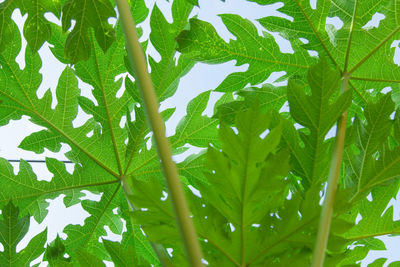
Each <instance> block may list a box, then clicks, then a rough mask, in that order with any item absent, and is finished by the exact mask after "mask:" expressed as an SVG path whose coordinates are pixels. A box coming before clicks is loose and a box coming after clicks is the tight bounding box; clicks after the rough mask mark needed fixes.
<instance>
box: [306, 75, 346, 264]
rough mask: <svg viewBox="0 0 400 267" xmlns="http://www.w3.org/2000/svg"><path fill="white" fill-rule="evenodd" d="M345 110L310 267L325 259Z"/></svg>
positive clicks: (341, 149) (341, 118) (339, 127)
mask: <svg viewBox="0 0 400 267" xmlns="http://www.w3.org/2000/svg"><path fill="white" fill-rule="evenodd" d="M348 83H349V74H347V73H345V74H344V76H343V79H342V85H341V92H344V91H346V90H347V88H348ZM346 121H347V110H346V111H345V112H344V113H343V114H342V116H341V117H340V118H339V120H338V123H337V129H336V140H335V147H334V150H333V155H332V160H331V164H330V167H329V176H328V187H327V189H326V195H325V200H324V204H323V206H322V212H321V218H320V222H319V227H318V235H317V242H316V243H315V248H314V254H313V260H312V265H311V266H312V267H322V266H323V264H324V259H325V250H326V247H327V244H328V237H329V230H330V227H331V221H332V214H333V205H334V202H335V194H336V189H337V184H338V180H339V175H340V166H341V164H342V158H343V150H344V139H345V136H346Z"/></svg>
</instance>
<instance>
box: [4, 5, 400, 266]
mask: <svg viewBox="0 0 400 267" xmlns="http://www.w3.org/2000/svg"><path fill="white" fill-rule="evenodd" d="M1 2H3V1H2V0H0V3H1ZM171 3H172V1H171ZM171 3H168V2H167V1H165V0H157V5H158V7H159V8H160V9H161V10H162V11H163V13H164V15H165V16H166V19H167V20H168V21H169V22H171V21H172V17H171V14H170V12H169V7H170V5H171ZM199 3H200V7H201V8H200V9H198V8H195V10H194V11H193V13H192V15H195V14H197V16H198V18H199V19H201V20H206V21H209V22H211V23H212V24H213V25H214V26H215V27H216V30H217V32H218V34H220V35H221V37H222V38H223V39H224V40H226V41H228V40H229V39H235V37H234V36H233V35H232V34H231V33H230V32H229V31H228V30H227V29H226V27H225V25H224V24H223V23H222V20H221V19H220V18H219V17H218V14H223V13H234V14H239V15H241V16H242V17H245V18H247V19H249V20H251V21H252V22H253V23H254V24H255V25H256V27H257V29H258V31H259V34H260V35H262V31H265V29H263V28H262V26H261V25H260V24H259V23H258V22H257V21H256V19H258V18H262V17H265V16H268V15H275V16H282V15H283V14H282V13H279V12H278V11H276V10H277V9H278V8H279V7H281V6H282V5H283V4H282V3H277V4H273V5H270V6H268V7H265V6H264V7H263V6H259V5H258V4H255V3H250V2H246V1H244V0H226V2H222V1H217V0H214V1H210V0H200V1H199ZM315 3H316V0H314V1H313V0H311V1H310V4H311V5H312V6H315ZM153 4H154V0H146V5H147V6H148V7H149V8H151V7H152V6H153ZM52 17H53V18H54V16H52ZM26 18H27V16H24V17H23V18H22V17H21V14H20V12H19V11H16V12H14V14H13V19H14V20H15V21H17V22H18V24H19V25H18V26H19V27H20V30H22V29H21V26H22V23H23V22H24V21H25V20H26ZM376 19H379V18H376ZM114 21H115V20H114ZM329 21H331V23H333V24H335V25H336V26H337V25H339V26H340V21H338V20H335V19H331V20H329ZM111 22H112V20H111ZM143 27H144V35H143V36H142V40H144V39H146V38H147V37H148V34H149V30H150V29H149V18H147V19H146V21H145V22H143ZM273 36H274V37H275V39H276V40H277V42H278V44H279V45H280V49H281V52H283V53H293V50H292V48H291V46H290V43H289V42H288V41H287V40H285V39H283V38H281V37H280V36H279V35H277V34H273ZM22 38H23V37H22ZM25 47H26V41H25V40H24V39H23V46H22V50H21V51H22V52H21V53H20V55H19V56H18V58H17V62H18V63H19V64H20V67H21V68H23V67H24V52H23V50H24V49H25ZM147 52H148V53H150V54H151V55H153V56H154V57H155V59H157V57H158V58H159V55H158V53H157V52H156V51H155V50H154V48H153V46H152V45H149V48H148V51H147ZM39 53H40V56H41V58H42V60H43V63H42V68H41V70H40V71H41V73H42V74H43V81H42V84H41V86H40V88H39V90H38V91H37V95H38V97H42V96H43V94H44V93H45V91H47V90H48V88H50V90H51V91H52V93H53V95H54V92H55V88H56V85H57V82H58V77H59V75H60V74H61V72H62V71H63V69H64V68H65V65H64V64H61V63H60V62H58V61H57V60H56V59H55V57H54V56H53V55H52V54H51V52H50V50H49V47H48V45H47V44H46V45H44V46H43V47H42V48H41V49H40V50H39ZM398 54H400V53H399V52H398ZM399 58H400V56H397V60H399V61H400V59H399ZM247 67H248V66H247V65H243V66H239V67H238V66H235V61H230V62H227V63H225V64H220V65H206V64H201V63H198V64H196V65H195V67H194V68H193V69H192V70H191V71H190V72H189V73H188V74H187V75H186V76H185V77H183V78H182V79H181V82H180V84H179V87H178V90H177V93H176V95H175V96H174V97H172V98H170V99H167V100H166V101H164V102H163V103H161V107H160V108H161V109H162V110H163V109H166V108H171V107H176V112H175V114H174V115H173V116H172V117H171V119H170V120H169V121H168V122H167V134H168V135H172V134H173V133H174V129H175V126H176V125H177V123H178V122H179V120H180V118H182V116H184V115H185V114H186V104H187V103H188V102H189V101H190V100H191V99H193V98H194V97H195V96H197V95H198V94H199V93H201V92H204V91H207V90H212V89H214V88H216V87H217V86H218V85H219V84H220V83H221V82H222V80H223V79H224V78H225V77H226V76H227V75H228V74H230V73H231V72H233V71H245V70H246V69H247ZM281 75H283V73H282V72H280V73H273V74H272V75H271V76H270V77H269V78H268V80H267V82H269V83H273V82H274V80H276V79H277V78H278V77H280V76H281ZM284 84H285V82H283V83H280V84H279V85H284ZM277 85H278V84H277ZM79 87H80V88H81V90H82V94H83V95H85V96H88V97H91V98H92V99H93V97H92V96H91V87H90V86H89V85H87V84H84V83H83V82H81V81H80V82H79ZM219 96H221V94H220V93H212V97H211V99H212V100H211V101H210V103H209V106H208V108H207V110H206V112H205V114H207V115H208V116H211V115H212V105H213V104H214V103H215V101H216V100H217V99H218V97H219ZM55 104H56V103H55V102H54V103H53V105H54V106H55ZM87 118H88V115H86V114H85V113H84V112H83V111H82V110H80V111H79V113H78V118H77V119H76V120H75V121H74V125H75V126H78V125H81V124H82V123H83V122H84V121H86V120H87ZM28 119H29V118H28V117H27V116H24V117H23V119H21V120H19V121H12V122H11V123H10V124H9V125H7V126H5V127H1V128H0V136H1V138H0V157H3V158H6V159H20V158H23V159H44V154H41V155H37V154H35V153H33V152H28V151H24V150H22V149H19V148H18V145H19V143H20V142H21V141H22V140H23V138H24V137H25V136H27V135H29V134H30V133H31V132H36V131H39V130H41V129H42V128H41V127H39V126H36V125H34V124H32V123H30V122H29V120H28ZM69 149H70V148H69V146H68V145H63V147H62V149H61V153H52V152H50V151H48V150H46V152H45V155H46V156H48V157H53V158H58V159H65V157H64V156H63V153H65V152H66V151H68V150H69ZM196 151H197V150H196V149H189V150H188V151H187V152H185V154H184V155H183V156H180V157H178V158H176V160H177V161H180V160H182V159H183V158H184V157H185V156H187V155H188V154H190V153H194V152H196ZM31 165H32V167H33V170H34V171H35V173H36V174H37V176H38V179H39V180H50V179H51V177H52V174H51V173H49V172H48V171H47V169H46V167H45V165H44V164H37V163H32V164H31ZM13 166H14V172H15V173H17V172H18V164H13ZM72 169H73V165H72V164H67V170H69V171H71V172H72ZM85 192H86V193H87V197H90V198H91V199H96V198H97V199H98V200H99V199H100V195H95V194H92V193H90V192H88V191H85ZM62 199H63V195H61V196H59V197H57V198H56V199H53V200H50V199H49V200H48V202H49V203H50V206H49V208H48V210H49V214H48V216H47V217H46V219H45V220H44V221H43V222H42V223H41V224H38V223H37V222H36V221H35V220H33V219H31V227H30V230H29V232H28V235H27V236H26V237H25V238H24V239H23V241H21V243H20V244H19V246H18V247H17V248H18V249H21V248H23V247H24V246H26V244H27V242H28V241H29V240H30V239H31V238H32V237H33V236H35V235H36V234H38V233H39V232H41V231H43V230H44V229H45V227H48V241H49V242H51V241H52V240H53V239H54V238H55V237H56V235H57V234H59V235H60V236H61V237H62V238H66V235H65V234H64V233H63V232H62V231H63V228H64V227H65V226H66V225H68V224H81V225H83V223H84V219H85V218H86V217H87V216H89V214H88V213H87V212H86V211H84V210H83V209H82V207H81V205H80V204H77V205H74V206H72V207H69V208H65V206H64V204H63V201H62ZM394 207H395V209H394V214H395V218H396V219H399V212H400V211H399V205H398V204H396V205H395V206H394ZM106 230H107V232H108V233H109V235H108V237H107V238H108V239H113V240H120V237H119V236H116V235H114V234H112V233H111V232H110V231H109V229H107V228H106ZM381 239H382V240H384V241H385V243H386V245H387V249H388V250H387V251H378V252H371V253H370V255H369V257H367V259H366V260H364V261H363V264H362V266H366V265H367V263H371V262H372V261H373V260H374V259H376V258H379V257H381V256H387V255H389V257H390V260H392V261H394V260H400V254H399V253H396V250H397V251H398V247H399V246H400V239H399V238H393V237H392V238H388V237H384V238H381ZM388 263H389V261H388V262H387V263H386V264H385V265H384V266H387V265H388ZM40 266H41V267H42V266H47V264H45V263H42V264H41V265H40ZM109 266H113V265H112V264H111V263H110V265H109Z"/></svg>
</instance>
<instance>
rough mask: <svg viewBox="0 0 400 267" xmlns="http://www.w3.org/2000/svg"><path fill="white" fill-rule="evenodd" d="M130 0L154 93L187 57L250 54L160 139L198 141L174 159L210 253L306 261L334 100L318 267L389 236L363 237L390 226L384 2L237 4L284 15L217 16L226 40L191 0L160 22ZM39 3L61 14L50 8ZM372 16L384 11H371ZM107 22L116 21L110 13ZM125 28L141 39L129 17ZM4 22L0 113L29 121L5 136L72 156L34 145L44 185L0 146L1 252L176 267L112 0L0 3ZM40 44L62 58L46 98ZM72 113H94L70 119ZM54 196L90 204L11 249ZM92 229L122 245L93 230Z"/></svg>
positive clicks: (77, 262) (181, 251)
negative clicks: (331, 194) (19, 21)
mask: <svg viewBox="0 0 400 267" xmlns="http://www.w3.org/2000/svg"><path fill="white" fill-rule="evenodd" d="M128 2H129V5H130V7H131V10H130V11H131V13H132V15H133V18H134V20H135V22H136V23H141V22H144V21H145V20H146V18H147V17H149V18H150V23H149V25H150V35H149V37H148V38H142V39H145V40H143V41H142V43H141V45H142V47H143V49H144V50H147V51H148V52H149V53H147V60H148V64H149V69H150V70H151V72H150V75H151V79H152V82H153V85H154V88H155V91H156V95H157V97H158V99H159V101H164V100H166V99H168V98H170V97H171V96H175V95H176V91H177V88H178V85H179V82H180V79H181V78H182V77H184V76H185V75H186V74H187V73H188V72H189V71H190V70H191V69H192V68H193V66H194V65H195V64H196V62H203V63H208V64H221V63H225V62H228V61H232V60H234V61H235V63H236V65H237V66H242V65H245V64H247V65H248V68H247V69H246V70H245V71H242V72H233V73H231V74H229V75H228V76H227V77H226V78H225V79H224V80H223V81H222V82H221V83H220V84H219V85H218V86H217V87H216V88H215V89H214V91H218V92H222V97H221V98H220V100H218V101H217V103H216V104H215V105H214V115H213V116H212V117H208V116H205V115H204V114H203V113H204V111H205V110H206V108H207V106H208V105H209V104H210V103H209V102H210V95H211V92H210V91H206V92H203V93H200V94H198V95H197V96H196V97H195V98H193V99H192V100H191V101H190V102H189V104H188V105H187V107H186V112H187V114H186V115H185V116H184V117H183V118H182V119H181V120H180V122H179V123H178V125H177V127H176V129H175V131H174V134H173V135H172V136H169V137H168V139H169V141H170V143H171V147H172V150H173V154H174V155H179V154H181V153H183V152H185V151H186V150H187V149H188V147H189V146H194V147H197V148H200V149H202V151H201V152H200V153H199V154H193V155H190V156H188V157H186V158H185V159H184V160H183V161H182V162H180V163H178V164H177V166H178V170H179V174H180V178H181V181H182V183H183V186H184V189H185V194H186V198H187V201H188V202H189V206H190V211H191V217H192V220H193V221H194V224H195V226H196V230H197V234H198V239H199V242H200V244H201V247H202V250H203V253H204V260H205V261H206V262H207V263H208V264H209V265H210V266H288V265H294V266H309V264H310V263H311V260H312V252H313V249H314V244H315V240H316V236H317V231H318V223H319V218H320V213H321V212H320V210H321V205H320V203H321V202H322V200H323V199H324V197H325V195H324V194H325V185H326V182H327V177H328V173H329V163H330V162H331V161H332V160H333V159H336V158H335V157H338V153H336V152H337V151H334V144H335V142H336V141H335V138H333V137H334V134H333V132H334V129H335V123H336V122H337V120H338V119H339V118H340V117H341V116H342V114H344V113H346V112H347V114H348V115H347V123H346V125H347V129H345V132H346V134H345V141H344V153H343V162H342V165H341V172H340V177H339V185H338V189H337V196H336V199H335V205H334V211H333V218H332V223H331V229H330V232H329V243H328V246H327V250H326V255H327V256H326V260H325V265H326V266H353V265H359V264H360V261H361V260H363V259H364V258H365V257H366V255H367V254H368V252H369V251H372V250H384V249H386V248H385V244H384V243H383V242H382V241H381V240H380V239H378V238H377V237H380V236H384V235H397V234H399V233H400V225H399V223H398V221H396V220H394V218H393V207H392V206H391V202H390V201H392V199H394V198H396V195H397V193H398V191H399V180H398V178H399V176H400V116H399V113H398V112H399V111H398V106H399V104H400V101H399V97H398V96H399V89H400V88H399V84H400V80H399V77H400V68H399V66H398V65H396V64H395V58H394V56H395V54H396V51H398V50H396V49H400V48H399V41H398V40H399V39H400V4H399V1H398V0H381V1H357V0H352V1H339V0H320V1H317V3H316V6H312V5H310V1H302V0H294V1H292V0H283V1H281V2H282V3H281V4H279V5H276V3H275V1H269V0H249V1H248V2H253V3H252V4H254V5H262V6H270V8H276V7H278V11H279V12H280V13H281V14H284V16H279V17H277V16H267V17H263V18H260V19H258V21H257V23H255V22H252V21H250V20H248V19H245V18H242V17H241V16H239V15H237V14H221V15H220V18H221V20H222V22H223V24H224V25H225V26H226V28H227V30H228V31H229V32H230V33H231V34H233V36H234V39H231V40H229V41H228V42H226V41H224V39H223V38H222V37H221V36H220V35H219V34H218V31H217V30H216V29H215V28H214V26H213V25H212V24H210V23H209V22H206V21H202V20H201V19H199V18H198V17H197V16H193V12H194V13H195V12H196V10H197V7H196V6H200V8H201V6H202V4H206V3H203V2H204V1H203V2H201V1H200V4H199V2H198V1H196V0H174V1H172V4H171V10H170V11H171V17H172V22H171V23H170V22H169V20H168V19H167V18H166V16H165V15H164V14H163V12H162V11H161V10H160V8H159V7H158V6H157V5H154V7H152V8H150V9H149V8H148V6H147V5H146V4H145V1H144V0H130V1H128ZM16 9H19V10H20V12H21V14H22V15H24V14H27V19H26V21H25V23H24V25H23V30H22V34H23V36H24V38H25V39H26V41H27V47H26V49H25V50H23V51H22V52H23V54H24V63H25V65H24V67H23V68H20V66H19V65H18V64H17V63H16V58H17V57H18V55H19V54H20V53H21V49H22V48H21V47H22V45H21V44H22V40H21V34H20V32H19V30H18V27H17V25H16V23H15V22H14V21H13V20H12V19H11V15H12V14H13V12H15V11H16ZM49 12H50V13H52V14H53V15H54V16H55V17H56V18H57V19H59V24H56V23H54V22H51V21H50V20H49V19H48V18H49V17H48V16H47V15H48V14H49ZM379 14H381V15H383V16H384V18H383V19H381V20H380V21H378V22H377V21H376V15H379ZM110 18H114V19H115V18H117V22H116V23H115V25H113V24H110V23H109V19H110ZM331 18H336V24H335V23H333V24H332V23H330V21H331V20H330V19H331ZM374 23H375V24H374ZM257 27H258V28H257ZM260 27H261V28H262V31H263V33H262V34H261V35H260V34H259V32H260V31H259V29H260ZM137 30H138V33H139V34H140V35H141V34H142V32H143V29H141V28H140V27H139V28H137ZM271 32H274V33H277V34H279V35H280V36H281V37H283V38H285V39H287V40H288V41H289V42H290V44H291V47H292V49H293V51H294V52H293V53H282V52H280V48H279V44H278V43H277V42H276V41H275V39H274V38H273V37H272V35H271V34H270V33H271ZM0 35H1V38H0V126H5V125H8V124H9V123H10V122H11V121H12V120H19V119H21V118H22V117H23V116H28V117H29V119H30V121H31V122H32V123H34V124H36V125H38V126H41V127H42V130H40V131H37V132H34V133H32V134H30V135H29V136H27V137H25V138H24V140H23V141H22V142H21V143H20V145H19V147H20V148H22V149H24V150H27V151H33V152H35V153H37V154H40V155H42V156H43V157H46V154H45V151H46V150H49V151H52V152H59V151H60V149H61V145H62V144H67V145H68V146H69V147H70V150H69V151H68V152H67V153H65V157H66V158H67V159H68V160H70V161H71V162H72V163H73V166H74V169H73V171H72V172H68V171H67V169H66V166H65V163H64V162H62V161H60V160H57V159H54V158H50V157H46V162H45V165H46V167H47V169H48V171H49V172H50V173H52V174H53V177H52V179H51V181H49V182H48V181H43V180H41V179H38V177H37V176H36V174H35V173H34V172H33V169H32V166H31V165H30V164H29V163H28V161H25V160H23V159H21V161H20V163H19V171H18V173H15V172H14V166H12V165H11V163H10V162H8V160H7V159H3V158H1V159H0V185H1V188H2V190H1V191H0V206H1V211H2V214H1V219H0V243H1V244H2V245H3V247H4V251H3V252H1V253H0V266H3V265H4V266H29V265H30V263H31V262H32V261H33V260H35V259H36V258H37V257H39V256H40V255H41V254H42V253H44V257H43V261H47V262H48V264H49V266H104V262H103V261H104V260H108V261H112V262H114V264H115V266H150V264H152V265H153V266H159V265H160V259H162V261H164V263H165V264H166V265H167V266H186V265H187V264H188V263H187V262H188V261H187V258H186V256H185V248H184V246H183V244H182V241H181V236H180V233H179V231H178V229H177V226H176V222H175V218H174V216H175V215H174V211H173V209H172V207H171V204H170V196H169V195H168V193H167V192H168V189H167V187H166V185H165V182H164V180H163V173H162V172H161V170H160V166H159V159H158V156H157V152H156V149H155V147H154V145H153V140H152V137H151V135H152V132H151V130H150V129H149V127H148V125H147V122H146V115H145V111H144V108H143V103H142V100H141V96H140V93H139V90H138V85H137V82H136V80H135V79H136V72H135V70H134V69H132V68H131V66H130V65H129V64H128V61H129V60H128V59H127V53H126V49H125V37H124V35H123V32H122V29H121V25H120V22H119V21H118V15H117V14H116V12H115V4H114V3H113V1H110V0H91V1H88V0H59V1H50V0H45V1H39V0H29V1H26V0H24V1H22V0H5V1H3V2H2V3H0ZM43 44H46V45H47V44H49V45H50V48H51V52H52V54H53V55H54V56H55V57H56V58H57V59H58V60H59V61H60V62H62V63H64V64H65V69H64V70H63V72H62V74H61V76H60V77H59V78H58V85H57V88H56V90H55V94H52V92H51V91H50V90H48V91H46V92H45V94H44V95H43V97H40V98H39V97H38V96H37V90H38V88H39V86H40V84H41V83H42V75H41V72H40V70H41V66H42V61H43V60H45V59H43V58H41V57H40V56H39V53H38V51H40V48H41V47H42V46H43ZM149 44H151V45H149ZM151 48H154V49H155V50H156V52H157V53H158V54H159V56H160V59H158V58H157V57H156V56H154V53H151V51H150V49H151ZM277 71H284V72H285V74H284V76H282V77H281V78H279V79H280V81H283V80H285V79H288V84H287V86H280V87H277V86H275V85H273V84H269V83H266V80H267V79H268V77H270V75H271V74H272V73H274V72H277ZM121 74H122V75H121ZM78 81H83V82H84V83H86V84H88V85H90V86H91V88H92V89H93V90H92V93H93V97H92V98H90V97H88V96H85V95H83V94H82V92H81V90H80V88H79V86H78ZM200 86H201V85H200ZM121 92H122V93H121ZM232 93H234V94H236V95H237V97H236V98H235V99H234V98H233V97H232ZM52 103H56V105H55V106H54V105H52ZM285 103H286V104H287V106H286V105H285ZM178 104H179V103H178ZM285 107H288V108H285ZM79 110H82V111H83V112H84V113H86V114H87V115H89V117H90V118H89V119H88V120H86V121H85V122H84V123H82V124H81V125H79V126H76V125H75V123H74V120H75V119H76V118H77V116H78V111H79ZM174 113H175V109H174V108H170V109H166V110H164V111H162V112H161V115H162V117H163V118H164V120H165V121H167V120H168V119H169V118H171V116H173V115H174ZM26 160H27V159H26ZM39 178H40V177H39ZM121 181H122V182H123V183H125V182H127V185H128V187H126V185H125V184H121ZM83 190H88V191H90V192H93V193H101V199H100V200H99V201H94V200H90V199H84V200H82V199H81V198H82V197H83V196H84V195H85V194H84V193H83V192H82V191H83ZM197 190H198V192H197ZM196 192H197V193H196ZM61 194H63V195H65V197H64V204H65V205H66V206H67V207H69V206H72V205H75V204H81V205H82V207H83V209H85V210H86V211H87V212H88V213H89V215H90V216H89V217H88V218H87V219H85V222H84V225H83V226H81V225H71V224H70V225H68V226H67V227H66V228H65V229H64V230H63V231H64V233H65V234H66V235H67V238H66V239H65V240H62V239H61V238H59V237H57V238H56V239H55V240H54V241H53V242H50V240H47V231H43V232H42V233H40V234H38V235H36V236H35V237H33V238H32V239H31V240H30V241H29V243H28V245H27V246H26V247H25V248H23V249H22V250H19V249H17V245H18V244H19V243H20V241H21V240H22V239H23V237H24V236H25V235H26V233H27V231H28V228H29V222H30V216H32V217H33V218H34V219H35V220H36V221H37V222H42V221H43V220H44V218H45V217H46V215H47V207H48V201H46V200H47V199H54V198H56V197H58V196H59V195H61ZM105 226H108V227H109V229H110V230H111V231H112V232H113V233H115V234H121V235H122V241H121V242H112V241H109V240H106V238H104V236H106V234H107V233H106V230H105V228H104V227H105ZM124 226H125V227H124ZM124 229H126V230H124ZM46 243H47V244H46ZM17 251H18V252H17ZM171 251H172V252H171ZM160 253H161V254H160ZM386 261H387V259H386V258H381V259H377V260H376V261H375V262H373V263H372V264H371V265H370V266H381V265H382V264H384V263H385V262H386Z"/></svg>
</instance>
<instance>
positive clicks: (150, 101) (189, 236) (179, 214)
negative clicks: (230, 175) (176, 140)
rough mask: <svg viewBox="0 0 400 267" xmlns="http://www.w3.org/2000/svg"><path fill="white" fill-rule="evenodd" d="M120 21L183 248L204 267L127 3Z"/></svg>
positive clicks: (121, 2)
mask: <svg viewBox="0 0 400 267" xmlns="http://www.w3.org/2000/svg"><path fill="white" fill-rule="evenodd" d="M116 4H117V8H118V12H119V16H120V21H121V24H122V28H123V31H124V34H125V37H126V41H127V46H126V47H127V50H128V56H129V59H130V61H131V65H132V67H133V69H134V70H135V74H136V79H137V83H138V85H139V86H138V87H139V91H140V93H141V95H142V98H143V103H144V108H145V111H146V114H147V119H148V122H149V124H150V128H151V129H152V131H153V136H154V140H155V146H156V148H157V152H158V155H159V158H160V160H161V167H162V170H163V172H164V176H165V179H166V182H167V185H168V190H169V193H170V194H169V195H170V196H171V200H172V205H173V208H174V211H175V216H176V219H177V224H178V228H179V229H180V232H181V236H182V239H183V244H184V247H185V249H186V252H187V255H188V258H189V262H190V264H191V266H193V267H200V266H203V264H202V263H201V259H202V252H201V249H200V245H199V241H198V238H197V235H196V230H195V228H194V225H193V222H192V220H191V218H190V213H189V207H188V204H187V202H186V199H185V195H184V192H183V187H182V184H181V182H180V180H179V176H178V170H177V167H176V165H175V163H174V161H173V160H172V152H171V146H170V144H169V141H168V139H167V137H166V135H165V125H164V122H163V120H162V118H161V116H160V114H159V112H158V102H157V97H156V94H155V91H154V88H153V83H152V81H151V78H150V75H149V73H148V71H147V64H146V59H145V56H144V53H143V50H142V47H141V46H140V43H139V41H138V36H137V33H136V27H135V24H134V22H133V19H132V15H131V13H130V8H129V5H128V3H127V2H126V0H116Z"/></svg>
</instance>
